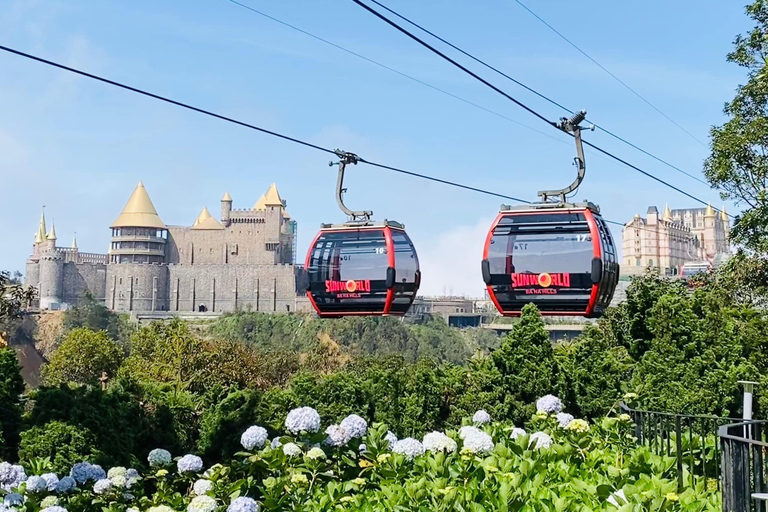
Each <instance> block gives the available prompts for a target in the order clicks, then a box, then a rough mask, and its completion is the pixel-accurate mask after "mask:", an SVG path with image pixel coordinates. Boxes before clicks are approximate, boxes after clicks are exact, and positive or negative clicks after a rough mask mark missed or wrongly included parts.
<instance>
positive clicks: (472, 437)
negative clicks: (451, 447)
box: [464, 430, 493, 453]
mask: <svg viewBox="0 0 768 512" xmlns="http://www.w3.org/2000/svg"><path fill="white" fill-rule="evenodd" d="M464 449H467V450H469V451H471V452H472V453H488V452H490V451H492V450H493V439H492V438H491V436H489V435H488V434H486V433H485V432H483V431H482V430H477V431H471V432H469V434H467V437H465V438H464Z"/></svg>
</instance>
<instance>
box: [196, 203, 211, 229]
mask: <svg viewBox="0 0 768 512" xmlns="http://www.w3.org/2000/svg"><path fill="white" fill-rule="evenodd" d="M210 218H211V212H209V211H208V208H206V207H205V206H204V207H203V210H202V211H201V212H200V215H198V216H197V219H195V223H194V224H192V226H193V227H194V226H197V225H198V224H200V223H202V222H204V221H206V220H208V219H210Z"/></svg>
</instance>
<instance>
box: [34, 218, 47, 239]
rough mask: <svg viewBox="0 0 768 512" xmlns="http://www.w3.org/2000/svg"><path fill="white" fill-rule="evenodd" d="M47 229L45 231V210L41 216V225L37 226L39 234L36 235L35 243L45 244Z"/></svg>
mask: <svg viewBox="0 0 768 512" xmlns="http://www.w3.org/2000/svg"><path fill="white" fill-rule="evenodd" d="M46 236H47V235H46V229H45V210H43V213H42V214H40V225H38V226H37V233H35V243H36V244H40V243H43V240H45V237H46Z"/></svg>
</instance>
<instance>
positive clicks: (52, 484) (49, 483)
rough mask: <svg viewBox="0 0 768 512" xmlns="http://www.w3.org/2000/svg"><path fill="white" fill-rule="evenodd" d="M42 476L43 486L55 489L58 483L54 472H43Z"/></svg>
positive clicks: (50, 489) (51, 489)
mask: <svg viewBox="0 0 768 512" xmlns="http://www.w3.org/2000/svg"><path fill="white" fill-rule="evenodd" d="M42 476H43V480H45V488H46V489H48V490H49V491H55V490H56V484H58V483H59V477H58V476H56V473H45V474H44V475H42Z"/></svg>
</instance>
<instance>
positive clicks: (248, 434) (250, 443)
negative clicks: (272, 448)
mask: <svg viewBox="0 0 768 512" xmlns="http://www.w3.org/2000/svg"><path fill="white" fill-rule="evenodd" d="M267 437H268V435H267V429H265V428H264V427H260V426H258V425H254V426H252V427H248V430H246V431H245V432H243V435H242V436H240V444H241V445H243V448H245V449H246V450H253V449H254V448H261V447H262V446H264V443H265V442H267Z"/></svg>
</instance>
